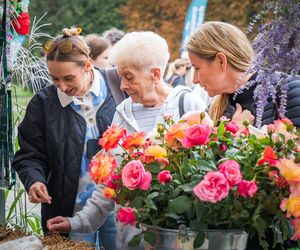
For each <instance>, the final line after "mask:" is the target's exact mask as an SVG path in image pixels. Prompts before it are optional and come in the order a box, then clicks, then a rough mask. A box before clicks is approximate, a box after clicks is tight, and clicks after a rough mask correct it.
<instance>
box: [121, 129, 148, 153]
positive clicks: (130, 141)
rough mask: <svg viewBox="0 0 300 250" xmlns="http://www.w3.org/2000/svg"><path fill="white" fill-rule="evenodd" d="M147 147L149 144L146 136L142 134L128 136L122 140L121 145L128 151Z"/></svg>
mask: <svg viewBox="0 0 300 250" xmlns="http://www.w3.org/2000/svg"><path fill="white" fill-rule="evenodd" d="M148 145H149V142H148V141H147V139H146V134H145V133H144V132H138V133H135V134H131V135H128V136H126V137H125V138H124V139H123V143H122V146H123V148H125V150H128V151H130V150H133V149H135V148H143V147H147V146H148Z"/></svg>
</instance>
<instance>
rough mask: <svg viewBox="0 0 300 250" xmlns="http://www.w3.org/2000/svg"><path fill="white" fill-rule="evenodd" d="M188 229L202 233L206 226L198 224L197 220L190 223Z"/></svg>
mask: <svg viewBox="0 0 300 250" xmlns="http://www.w3.org/2000/svg"><path fill="white" fill-rule="evenodd" d="M189 228H190V229H191V230H192V231H195V232H200V231H203V230H205V229H207V225H206V224H205V223H199V221H198V220H193V221H192V222H191V223H190V225H189Z"/></svg>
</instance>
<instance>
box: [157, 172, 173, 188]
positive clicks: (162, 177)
mask: <svg viewBox="0 0 300 250" xmlns="http://www.w3.org/2000/svg"><path fill="white" fill-rule="evenodd" d="M157 177H158V181H159V183H160V184H162V185H164V184H166V183H169V182H170V181H172V179H173V177H172V175H171V173H170V171H168V170H163V171H161V172H160V173H159V174H158V176H157Z"/></svg>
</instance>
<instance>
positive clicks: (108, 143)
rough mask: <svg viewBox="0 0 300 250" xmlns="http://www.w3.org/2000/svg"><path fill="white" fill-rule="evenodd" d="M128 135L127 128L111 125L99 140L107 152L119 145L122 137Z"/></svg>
mask: <svg viewBox="0 0 300 250" xmlns="http://www.w3.org/2000/svg"><path fill="white" fill-rule="evenodd" d="M125 135H126V130H125V129H123V128H119V127H117V126H115V125H113V126H111V127H109V128H108V129H107V130H106V131H105V132H104V133H103V135H102V138H101V139H100V140H99V145H100V146H101V147H102V148H104V149H105V150H106V151H107V152H108V151H109V150H111V149H113V148H116V147H117V146H118V143H119V141H120V139H121V138H123V137H124V136H125Z"/></svg>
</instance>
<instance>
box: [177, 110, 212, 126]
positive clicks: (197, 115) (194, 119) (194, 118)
mask: <svg viewBox="0 0 300 250" xmlns="http://www.w3.org/2000/svg"><path fill="white" fill-rule="evenodd" d="M181 120H183V121H185V122H186V123H187V124H189V125H190V126H192V125H195V124H206V125H208V126H209V127H211V128H212V127H213V126H214V122H213V121H212V119H211V118H210V117H209V115H208V114H207V113H206V112H197V111H191V112H188V113H186V114H184V115H183V116H182V117H181Z"/></svg>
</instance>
